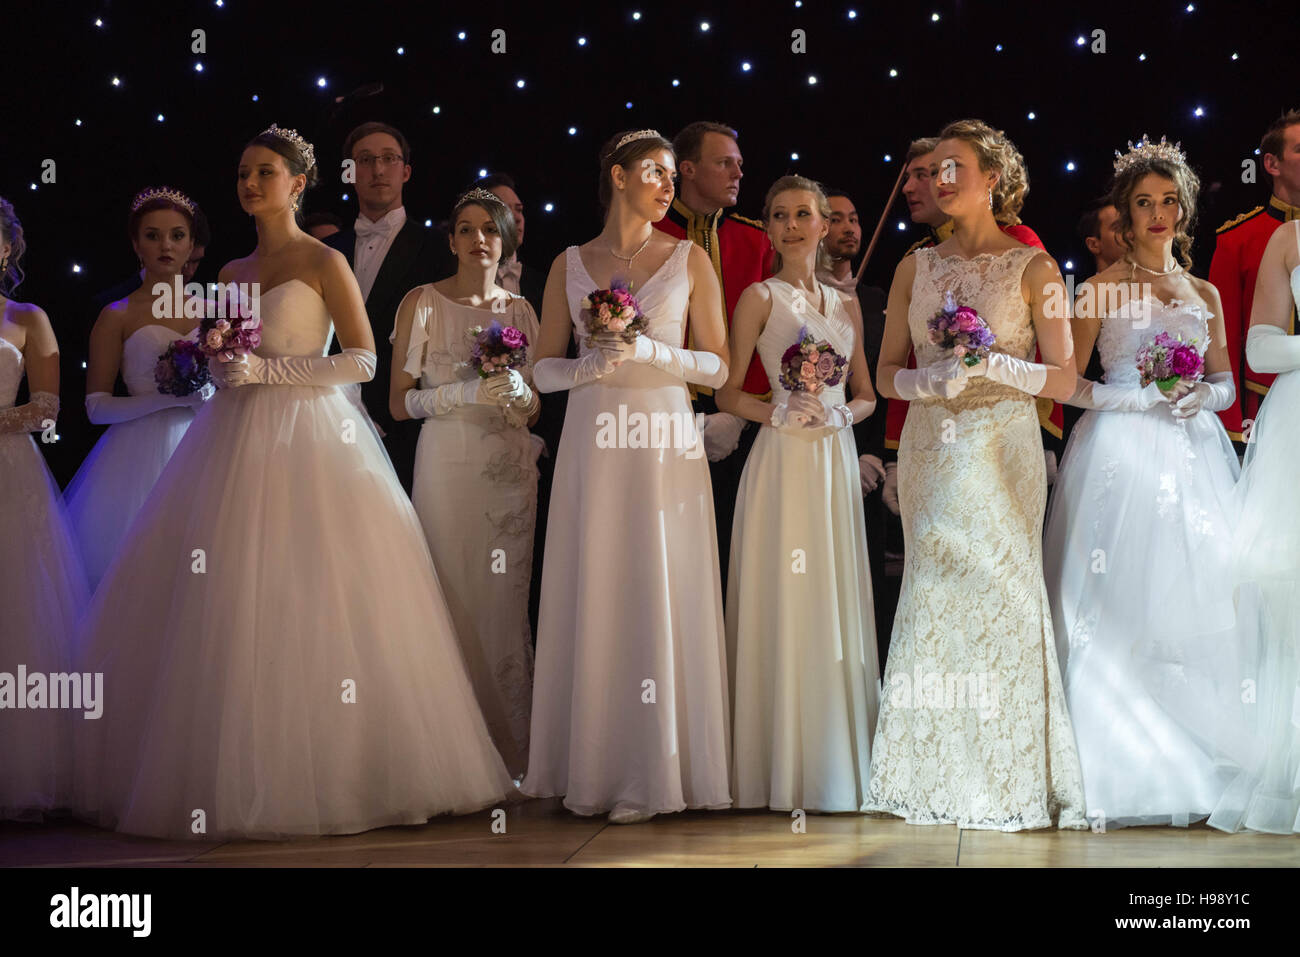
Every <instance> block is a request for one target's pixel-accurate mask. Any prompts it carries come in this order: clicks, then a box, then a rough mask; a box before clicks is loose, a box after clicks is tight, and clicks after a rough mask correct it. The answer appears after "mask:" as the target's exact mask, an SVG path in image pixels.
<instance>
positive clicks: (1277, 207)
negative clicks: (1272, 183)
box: [1268, 196, 1300, 223]
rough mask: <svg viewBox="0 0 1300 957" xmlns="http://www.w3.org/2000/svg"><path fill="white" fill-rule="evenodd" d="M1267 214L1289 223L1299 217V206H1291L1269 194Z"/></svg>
mask: <svg viewBox="0 0 1300 957" xmlns="http://www.w3.org/2000/svg"><path fill="white" fill-rule="evenodd" d="M1268 214H1269V215H1270V216H1272V217H1273V218H1274V219H1279V220H1281V221H1282V222H1284V223H1289V222H1291V220H1293V219H1300V206H1291V205H1290V204H1288V203H1284V202H1282V200H1280V199H1278V198H1277V197H1276V196H1270V197H1269V198H1268Z"/></svg>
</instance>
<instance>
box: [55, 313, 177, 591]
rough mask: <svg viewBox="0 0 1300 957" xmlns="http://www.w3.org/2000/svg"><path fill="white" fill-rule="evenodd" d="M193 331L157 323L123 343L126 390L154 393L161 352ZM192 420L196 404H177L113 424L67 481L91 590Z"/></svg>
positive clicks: (67, 496) (70, 511) (68, 500)
mask: <svg viewBox="0 0 1300 957" xmlns="http://www.w3.org/2000/svg"><path fill="white" fill-rule="evenodd" d="M195 334H196V333H195V332H191V333H190V334H189V335H187V336H181V335H179V334H177V332H176V331H175V330H173V329H169V328H167V327H166V326H160V325H153V324H151V325H147V326H142V327H140V328H139V329H137V330H136V331H135V332H133V333H131V335H130V336H128V337H127V340H126V342H124V343H122V381H123V382H125V383H126V388H127V391H128V392H130V394H131V395H156V394H157V392H158V384H157V382H156V380H155V379H154V367H155V366H156V365H157V364H158V357H159V356H161V355H162V354H163V353H164V352H166V351H167V346H168V345H170V344H171V343H172V342H174V341H175V340H177V339H193V338H194V336H195ZM193 421H194V410H193V409H190V408H186V407H182V406H177V407H175V408H171V409H159V410H158V411H157V412H152V413H150V414H149V415H144V416H141V417H140V418H138V419H131V420H130V421H128V422H119V423H117V424H116V425H111V426H109V428H108V431H107V432H105V433H104V434H103V435H102V436H101V437H100V439H99V441H98V442H96V443H95V447H94V448H93V449H91V450H90V454H89V455H88V456H86V460H85V461H84V462H82V463H81V468H79V469H77V474H76V475H75V476H73V478H72V481H71V482H69V483H68V487H67V489H66V490H65V491H64V493H63V500H64V502H65V503H66V504H67V507H68V518H69V520H70V521H71V522H72V529H73V532H74V533H75V534H76V536H77V544H78V545H79V546H80V548H81V558H82V561H83V563H84V564H85V566H86V576H87V577H88V578H89V579H90V587H91V588H92V589H93V588H94V587H95V586H96V585H98V584H99V580H100V579H101V578H103V577H104V572H105V571H106V570H107V569H108V566H109V564H110V563H111V562H112V561H113V558H114V557H115V556H116V555H117V549H118V546H119V545H120V544H121V541H122V537H123V536H124V535H125V534H126V530H127V529H128V528H129V527H130V525H131V522H132V520H134V519H135V515H136V513H137V512H138V511H140V506H141V505H143V504H144V500H145V499H146V498H148V497H149V492H150V490H151V489H152V488H153V486H154V482H156V481H158V476H159V475H161V474H162V470H163V467H164V466H166V465H167V460H168V459H170V458H171V456H172V452H173V451H175V449H176V446H177V445H178V444H180V441H181V438H182V437H183V436H184V435H185V430H186V429H188V428H189V427H190V423H191V422H193Z"/></svg>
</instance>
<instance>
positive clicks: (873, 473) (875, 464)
mask: <svg viewBox="0 0 1300 957" xmlns="http://www.w3.org/2000/svg"><path fill="white" fill-rule="evenodd" d="M858 479H859V481H861V483H862V494H863V495H869V494H870V493H872V492H874V491H875V490H876V489H877V488H878V487H879V486H880V483H881V482H883V481H884V480H885V463H884V462H882V461H881V460H880V456H878V455H870V454H863V455H859V456H858Z"/></svg>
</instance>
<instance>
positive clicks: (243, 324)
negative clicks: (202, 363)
mask: <svg viewBox="0 0 1300 957" xmlns="http://www.w3.org/2000/svg"><path fill="white" fill-rule="evenodd" d="M261 344H262V320H261V318H260V317H258V316H253V317H251V318H248V319H242V318H240V317H239V315H238V314H236V317H235V319H234V321H233V322H232V321H231V320H229V319H217V318H215V317H213V316H204V317H203V318H202V319H200V320H199V349H200V350H201V351H202V352H203V354H204V355H205V356H207V357H208V358H209V359H215V358H217V357H218V356H220V355H221V354H222V353H226V352H252V351H253V350H254V349H256V348H257V347H258V346H260V345H261Z"/></svg>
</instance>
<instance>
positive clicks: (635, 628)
mask: <svg viewBox="0 0 1300 957" xmlns="http://www.w3.org/2000/svg"><path fill="white" fill-rule="evenodd" d="M690 249H691V243H690V241H689V240H682V241H681V242H680V243H678V245H677V248H676V249H675V250H674V251H673V253H672V254H671V255H670V256H669V258H668V260H667V262H665V263H664V265H663V266H662V267H660V269H659V271H658V272H657V273H655V274H654V275H653V276H652V277H651V278H650V279H649V280H647V282H646V283H645V285H644V286H642V287H641V288H640V289H634V290H632V292H633V295H635V296H636V297H637V299H638V300H639V301H640V304H641V309H642V311H643V312H644V313H645V315H646V316H647V317H648V319H649V326H648V329H647V331H646V333H645V334H646V335H649V336H651V337H653V338H655V339H658V340H659V341H661V342H665V343H667V344H669V345H671V346H679V345H680V343H681V342H682V335H683V328H684V323H685V320H686V311H687V308H688V306H689V304H690V289H689V279H688V276H687V273H686V259H687V255H688V254H689V252H690ZM565 256H566V277H567V278H566V283H565V285H566V292H567V294H568V301H569V313H570V316H571V318H572V319H573V323H574V330H575V335H577V336H578V337H579V342H580V343H582V341H583V339H584V338H585V335H586V327H585V323H584V322H583V320H582V318H581V306H580V301H581V299H582V298H583V297H584V296H586V295H587V294H589V293H590V292H592V291H593V290H595V289H596V284H595V282H593V281H592V279H591V277H590V276H588V275H587V271H586V269H585V268H584V267H583V265H582V259H581V257H580V256H579V254H578V248H577V247H576V246H570V247H569V248H568V250H567V252H566V253H565ZM589 351H590V350H588V349H587V347H586V346H585V344H584V345H581V347H580V355H586V354H587V353H588V352H589ZM543 401H545V399H543ZM656 413H657V414H660V415H664V414H669V415H675V416H677V419H676V421H677V422H678V423H680V422H682V421H683V420H682V418H681V417H682V416H686V417H690V421H691V422H693V421H694V418H693V415H692V412H691V402H690V396H689V394H688V393H687V390H686V386H685V384H684V382H683V380H682V379H681V378H678V377H676V376H674V375H671V374H669V373H668V372H666V371H664V370H662V369H659V368H657V367H656V366H654V365H651V364H647V363H635V362H624V363H623V364H622V365H620V366H619V367H618V368H617V369H615V370H614V372H612V373H611V374H609V375H607V376H605V377H603V378H600V379H597V380H595V381H593V382H590V383H587V384H585V385H580V386H578V387H577V388H575V389H573V390H572V391H571V392H570V394H569V403H568V410H567V412H566V413H565V417H564V431H563V433H562V434H561V437H560V447H559V453H558V458H557V461H556V467H555V482H554V486H553V491H552V493H551V505H550V512H549V513H548V518H547V533H546V559H545V562H544V564H543V568H542V601H541V610H540V614H539V620H538V628H537V672H536V678H535V681H534V685H533V719H532V734H531V743H530V751H529V756H528V774H527V776H526V777H525V778H524V782H523V784H522V785H521V786H520V788H521V790H522V791H524V792H525V793H526V794H530V795H533V796H536V797H551V796H554V795H559V794H562V795H564V796H565V797H564V806H565V807H567V808H569V809H570V810H571V811H574V812H575V813H578V814H598V813H601V812H603V811H609V810H612V809H614V808H615V807H616V806H617V805H620V804H622V805H627V806H630V807H633V808H636V809H639V810H640V811H642V812H645V813H661V812H671V811H681V810H684V809H685V808H688V807H691V808H724V807H729V806H730V804H731V795H730V793H729V790H728V782H727V776H728V766H729V758H730V724H729V715H728V711H727V700H728V696H727V663H726V639H725V632H724V629H723V623H722V586H721V583H720V581H719V572H718V544H717V531H716V528H715V526H714V517H713V493H712V487H711V485H710V482H709V467H708V461H707V460H706V459H705V457H704V450H703V445H702V441H701V440H699V439H698V438H697V440H696V445H695V446H694V447H692V448H681V447H676V448H644V447H632V446H633V445H640V444H641V443H642V442H643V441H645V439H644V438H636V437H635V433H634V432H633V429H634V428H635V421H646V420H640V419H639V414H644V415H647V416H648V415H650V414H656ZM602 414H607V415H608V416H613V417H615V418H618V417H620V416H626V421H627V423H628V428H627V434H626V436H625V437H626V439H627V441H626V443H625V444H626V445H627V446H628V447H625V448H618V447H602V446H608V445H609V444H610V443H609V442H606V441H604V440H602V437H601V421H602V420H601V419H600V417H601V416H602ZM634 416H637V417H638V418H637V419H634ZM604 421H606V422H608V421H609V420H608V419H605V420H604ZM659 421H661V422H665V421H671V420H663V419H661V420H659ZM641 435H642V436H643V437H644V436H645V431H644V430H643V431H642V432H641ZM660 444H661V445H669V444H673V443H671V442H661V443H660ZM678 444H684V443H678ZM649 682H653V684H650V683H649Z"/></svg>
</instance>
